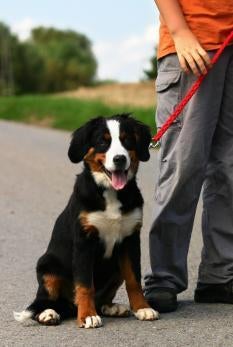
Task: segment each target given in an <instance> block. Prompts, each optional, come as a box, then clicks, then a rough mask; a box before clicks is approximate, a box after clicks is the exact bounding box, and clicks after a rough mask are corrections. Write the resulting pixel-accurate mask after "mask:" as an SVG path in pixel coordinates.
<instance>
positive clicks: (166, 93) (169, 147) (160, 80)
mask: <svg viewBox="0 0 233 347" xmlns="http://www.w3.org/2000/svg"><path fill="white" fill-rule="evenodd" d="M180 82H181V71H180V70H178V69H177V70H169V71H159V74H158V77H157V80H156V92H157V111H156V124H157V128H158V129H159V128H160V127H161V126H162V125H163V124H164V123H165V122H166V120H167V119H168V117H169V116H170V114H171V113H172V112H173V111H174V108H175V107H176V106H177V104H178V103H179V101H180V100H181V95H182V92H181V83H180ZM181 127H182V120H181V118H178V119H176V120H175V122H174V123H173V124H172V125H171V127H170V128H169V129H168V130H167V132H166V133H165V134H164V135H163V137H162V139H161V140H160V143H161V148H160V151H159V153H158V180H157V185H156V187H155V198H156V199H159V195H160V188H159V187H161V185H164V184H166V183H165V182H169V181H170V179H169V177H170V176H171V175H173V169H172V168H175V166H176V164H175V163H173V162H172V161H173V159H174V158H173V156H171V155H170V154H171V152H172V151H173V149H174V145H175V143H176V141H177V139H178V137H179V133H180V130H181ZM168 185H169V184H168ZM159 200H160V199H159Z"/></svg>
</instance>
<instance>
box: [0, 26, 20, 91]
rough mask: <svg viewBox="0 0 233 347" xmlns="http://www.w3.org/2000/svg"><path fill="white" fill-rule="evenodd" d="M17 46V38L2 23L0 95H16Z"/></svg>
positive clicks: (0, 35)
mask: <svg viewBox="0 0 233 347" xmlns="http://www.w3.org/2000/svg"><path fill="white" fill-rule="evenodd" d="M16 45H17V39H16V37H15V36H13V35H12V34H11V32H10V29H9V28H8V27H7V26H6V25H5V24H4V23H2V22H0V95H12V94H13V93H14V71H13V58H12V50H13V48H15V47H16Z"/></svg>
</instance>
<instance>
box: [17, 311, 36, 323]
mask: <svg viewBox="0 0 233 347" xmlns="http://www.w3.org/2000/svg"><path fill="white" fill-rule="evenodd" d="M13 315H14V319H15V320H17V321H18V322H20V323H23V322H25V321H27V320H28V319H31V318H32V317H33V312H31V311H29V310H27V309H26V310H24V311H21V312H15V311H14V312H13Z"/></svg>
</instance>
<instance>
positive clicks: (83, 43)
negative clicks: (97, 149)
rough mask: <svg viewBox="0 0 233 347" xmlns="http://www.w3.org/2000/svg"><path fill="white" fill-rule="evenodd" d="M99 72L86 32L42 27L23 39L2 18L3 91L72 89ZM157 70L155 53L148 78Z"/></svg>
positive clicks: (0, 80) (0, 77) (0, 78)
mask: <svg viewBox="0 0 233 347" xmlns="http://www.w3.org/2000/svg"><path fill="white" fill-rule="evenodd" d="M96 72H97V61H96V58H95V56H94V53H93V50H92V44H91V41H90V40H89V38H87V37H86V36H85V35H84V34H81V33H77V32H75V31H72V30H59V29H55V28H45V27H38V28H35V29H33V30H32V31H31V36H30V38H29V39H28V40H27V41H24V42H21V41H20V40H19V39H18V38H17V36H16V35H13V34H12V33H11V31H10V29H9V27H8V26H6V25H5V24H4V23H2V22H0V95H12V94H25V93H49V92H59V91H65V90H72V89H75V88H78V87H79V86H88V85H91V84H93V82H94V81H95V79H96ZM156 74H157V62H156V58H155V56H153V57H152V58H151V59H150V67H149V69H148V70H144V76H145V78H144V79H154V78H155V77H156Z"/></svg>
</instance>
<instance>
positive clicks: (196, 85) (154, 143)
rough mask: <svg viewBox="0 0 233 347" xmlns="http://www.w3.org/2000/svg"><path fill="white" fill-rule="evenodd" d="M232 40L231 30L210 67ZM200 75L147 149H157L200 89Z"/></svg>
mask: <svg viewBox="0 0 233 347" xmlns="http://www.w3.org/2000/svg"><path fill="white" fill-rule="evenodd" d="M232 40H233V30H232V32H231V33H230V34H229V35H228V36H227V38H226V39H225V41H224V42H223V44H222V45H221V46H220V48H219V49H218V50H217V52H216V53H215V55H214V56H213V58H212V59H211V63H212V67H213V65H214V64H215V63H216V62H217V61H218V59H219V57H220V56H221V54H222V52H223V51H224V49H225V48H226V46H228V44H229V43H230V42H231V41H232ZM209 71H210V70H208V72H207V74H208V73H209ZM207 74H205V75H201V76H200V77H198V79H197V80H196V81H195V82H194V84H193V85H192V87H191V88H190V89H189V91H188V92H187V93H186V95H185V96H184V98H183V99H182V100H181V102H180V103H179V104H178V105H177V106H176V107H175V109H174V111H173V112H172V113H171V115H170V116H169V117H168V119H167V120H166V122H165V123H164V124H163V125H162V127H161V128H160V129H159V131H158V132H157V134H156V135H154V136H153V137H152V142H151V144H150V146H149V148H158V147H159V146H160V142H159V140H160V139H161V137H162V136H163V135H164V134H165V132H166V131H167V130H168V128H169V127H170V126H171V125H172V123H173V122H174V120H176V118H178V117H179V115H180V113H181V112H182V110H183V109H184V107H185V106H186V105H187V103H188V102H189V100H190V99H191V98H192V96H193V95H194V94H195V93H196V91H197V90H198V88H199V87H200V85H201V83H202V81H203V80H204V78H205V77H206V76H207Z"/></svg>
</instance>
